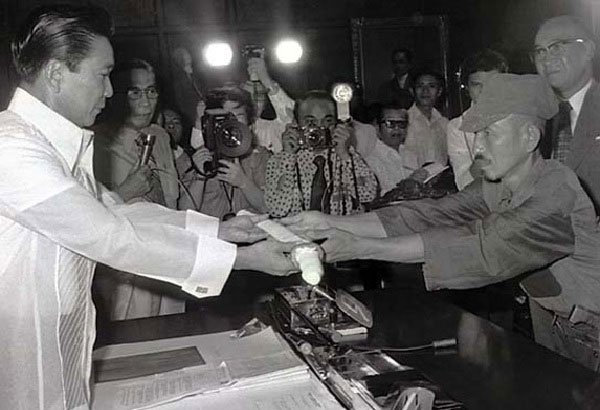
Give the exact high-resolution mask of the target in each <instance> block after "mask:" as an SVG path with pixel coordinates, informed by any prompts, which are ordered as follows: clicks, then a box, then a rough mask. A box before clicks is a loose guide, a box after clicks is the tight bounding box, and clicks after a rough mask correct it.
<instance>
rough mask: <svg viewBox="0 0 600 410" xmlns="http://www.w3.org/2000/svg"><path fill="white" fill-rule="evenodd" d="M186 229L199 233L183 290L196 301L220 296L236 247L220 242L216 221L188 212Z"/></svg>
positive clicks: (233, 260)
mask: <svg viewBox="0 0 600 410" xmlns="http://www.w3.org/2000/svg"><path fill="white" fill-rule="evenodd" d="M185 226H186V230H189V231H192V232H194V233H197V234H198V246H197V250H196V260H195V261H194V267H193V269H192V274H191V275H190V276H189V277H188V278H187V279H186V280H185V281H184V282H183V285H182V287H181V288H182V290H184V291H185V292H188V293H190V294H192V295H194V296H196V297H197V298H203V297H209V296H217V295H219V294H220V293H221V291H222V290H223V286H224V285H225V282H226V281H227V278H228V277H229V272H231V270H232V269H233V264H234V262H235V258H236V255H237V246H236V245H234V244H231V243H229V242H225V241H222V240H220V239H217V235H218V233H219V220H218V219H217V218H213V217H211V216H207V215H203V214H200V213H198V212H194V211H187V212H186V224H185Z"/></svg>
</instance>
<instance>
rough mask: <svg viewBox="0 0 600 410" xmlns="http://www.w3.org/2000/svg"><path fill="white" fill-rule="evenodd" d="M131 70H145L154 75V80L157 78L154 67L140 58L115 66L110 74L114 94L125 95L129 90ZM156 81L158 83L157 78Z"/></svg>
mask: <svg viewBox="0 0 600 410" xmlns="http://www.w3.org/2000/svg"><path fill="white" fill-rule="evenodd" d="M133 70H146V71H148V72H150V73H152V74H154V76H155V78H156V77H157V76H156V72H155V71H154V67H153V66H152V64H150V63H149V62H148V61H146V60H144V59H141V58H132V59H129V60H127V61H125V62H123V63H120V64H117V66H116V67H115V69H114V70H113V72H112V73H111V80H112V82H113V88H114V90H115V94H117V93H125V92H127V90H129V86H130V85H131V72H132V71H133ZM156 81H157V83H158V78H157V79H156ZM157 87H158V84H157Z"/></svg>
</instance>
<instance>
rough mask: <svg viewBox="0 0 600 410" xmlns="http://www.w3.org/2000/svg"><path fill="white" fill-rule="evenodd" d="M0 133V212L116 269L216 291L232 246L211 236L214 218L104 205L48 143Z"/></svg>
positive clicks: (205, 292)
mask: <svg viewBox="0 0 600 410" xmlns="http://www.w3.org/2000/svg"><path fill="white" fill-rule="evenodd" d="M3 131H4V132H3V134H4V135H0V174H1V175H2V178H0V203H1V204H2V206H1V209H0V211H1V212H2V214H3V215H4V216H7V217H8V218H10V219H12V220H14V221H15V222H17V223H19V224H21V225H23V226H25V227H26V228H28V229H29V230H31V231H33V232H36V233H38V234H40V235H44V236H46V237H47V238H49V239H50V240H52V241H54V242H56V243H58V244H60V245H61V246H63V247H65V248H67V249H69V250H71V251H73V252H75V253H78V254H81V255H83V256H86V257H87V258H89V259H92V260H95V261H98V262H102V263H105V264H107V265H110V266H112V267H114V268H116V269H119V270H123V271H127V272H131V273H136V274H141V275H144V276H150V277H155V278H160V279H161V280H165V281H168V282H171V283H175V284H178V285H180V286H182V288H183V290H185V291H187V292H189V293H192V294H194V295H195V296H198V297H201V296H211V295H217V294H219V293H220V291H221V289H222V287H223V285H224V283H225V281H226V279H227V276H228V273H229V271H230V270H231V268H232V267H233V263H234V260H235V256H236V247H235V245H232V244H229V243H227V242H224V241H221V240H219V239H217V238H216V235H217V232H218V220H216V219H214V218H210V217H207V216H204V215H200V214H197V213H193V212H188V213H183V212H176V211H171V210H168V209H167V208H163V207H160V206H158V205H153V204H137V205H134V206H129V205H128V206H126V205H121V204H118V203H117V202H110V201H107V202H108V206H107V205H105V204H103V203H101V202H100V201H98V200H97V199H96V198H95V197H94V196H92V195H91V194H90V192H88V191H87V190H86V189H85V188H83V187H82V186H81V185H80V184H79V183H78V182H77V181H76V180H75V179H74V178H73V177H72V176H71V174H70V172H69V170H65V167H64V164H63V163H62V162H61V161H60V159H59V157H58V156H57V154H56V153H55V152H53V150H52V149H51V147H50V146H49V145H46V144H43V143H40V142H39V141H37V140H35V139H29V138H28V137H24V138H16V137H11V136H10V135H11V132H10V130H6V129H3ZM7 131H8V132H7ZM6 134H8V135H6ZM13 135H19V133H14V134H13ZM214 255H218V260H217V258H216V257H215V256H214Z"/></svg>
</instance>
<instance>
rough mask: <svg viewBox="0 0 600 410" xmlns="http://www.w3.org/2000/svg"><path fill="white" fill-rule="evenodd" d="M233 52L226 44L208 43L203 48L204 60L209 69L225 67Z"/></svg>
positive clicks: (229, 61)
mask: <svg viewBox="0 0 600 410" xmlns="http://www.w3.org/2000/svg"><path fill="white" fill-rule="evenodd" d="M232 58H233V51H232V50H231V46H229V44H227V43H210V44H208V45H207V46H206V47H204V60H205V61H206V62H207V64H208V65H210V66H211V67H225V66H228V65H229V63H231V59H232Z"/></svg>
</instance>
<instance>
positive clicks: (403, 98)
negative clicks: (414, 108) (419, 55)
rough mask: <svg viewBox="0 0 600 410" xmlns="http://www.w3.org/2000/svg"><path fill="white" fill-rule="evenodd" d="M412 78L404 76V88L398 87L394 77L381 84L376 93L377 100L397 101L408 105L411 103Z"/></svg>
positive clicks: (384, 102)
mask: <svg viewBox="0 0 600 410" xmlns="http://www.w3.org/2000/svg"><path fill="white" fill-rule="evenodd" d="M413 82H414V80H413V79H412V77H411V76H410V74H409V76H408V77H407V78H406V82H405V83H404V88H401V87H400V84H398V80H396V77H394V78H392V79H391V80H388V81H386V82H384V83H383V84H381V85H380V86H379V90H378V93H377V97H378V102H379V103H381V104H389V103H393V102H395V103H398V104H401V105H406V107H407V108H408V107H410V106H411V105H412V103H413V100H414V98H413V95H412V87H413Z"/></svg>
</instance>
